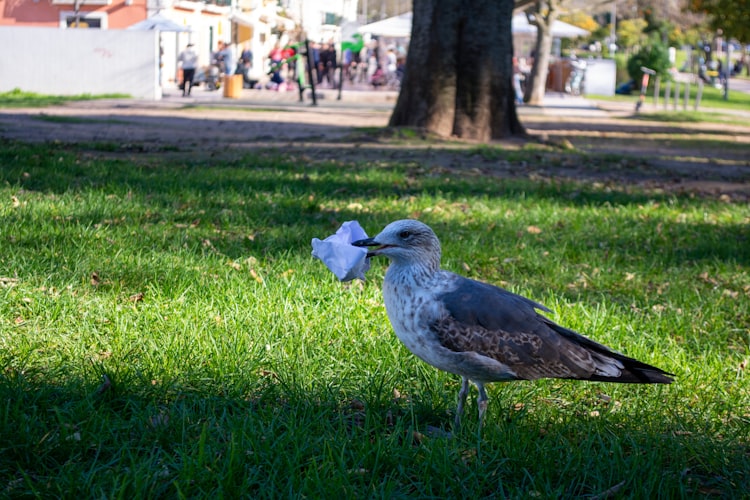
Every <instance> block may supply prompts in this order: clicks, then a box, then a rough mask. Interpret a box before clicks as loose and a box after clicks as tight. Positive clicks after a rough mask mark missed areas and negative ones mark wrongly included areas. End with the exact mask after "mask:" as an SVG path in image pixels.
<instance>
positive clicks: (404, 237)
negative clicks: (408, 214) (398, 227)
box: [398, 230, 411, 240]
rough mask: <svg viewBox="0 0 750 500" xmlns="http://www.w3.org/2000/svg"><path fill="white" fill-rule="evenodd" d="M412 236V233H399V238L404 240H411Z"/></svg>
mask: <svg viewBox="0 0 750 500" xmlns="http://www.w3.org/2000/svg"><path fill="white" fill-rule="evenodd" d="M410 236H411V231H407V230H404V231H401V232H400V233H398V237H399V238H401V239H402V240H405V239H407V238H409V237H410Z"/></svg>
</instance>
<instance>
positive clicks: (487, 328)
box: [432, 277, 623, 381]
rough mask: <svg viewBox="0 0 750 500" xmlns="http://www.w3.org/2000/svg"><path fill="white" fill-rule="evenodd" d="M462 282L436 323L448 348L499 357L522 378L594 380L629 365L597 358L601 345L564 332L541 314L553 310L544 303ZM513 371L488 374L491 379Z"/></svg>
mask: <svg viewBox="0 0 750 500" xmlns="http://www.w3.org/2000/svg"><path fill="white" fill-rule="evenodd" d="M456 283H457V286H456V287H455V288H454V289H453V290H451V291H449V292H447V293H444V294H442V295H440V296H439V297H438V299H439V300H440V301H441V302H442V305H443V307H444V309H445V311H446V312H447V314H446V315H444V316H443V317H441V318H440V319H438V320H437V321H436V322H435V323H434V324H433V325H432V328H433V330H434V332H435V333H436V334H437V335H438V338H439V339H440V342H441V343H442V344H443V345H444V346H445V347H447V348H448V349H451V350H453V351H456V352H474V353H477V354H479V355H481V356H484V357H488V358H491V359H494V360H496V361H498V362H500V363H501V364H502V365H504V366H507V367H508V368H509V369H510V370H512V372H513V374H514V376H515V377H516V378H519V379H529V380H533V379H538V378H575V379H590V378H592V376H594V375H596V374H597V373H598V372H602V374H603V375H604V376H606V377H614V378H616V377H619V376H620V374H621V369H622V368H623V366H622V364H621V363H620V362H619V361H617V360H616V359H613V358H610V357H609V356H605V357H602V359H601V360H599V359H596V360H595V359H594V356H592V351H591V347H592V346H593V345H596V346H599V344H596V343H595V342H593V341H591V340H588V339H585V337H582V336H580V335H578V334H577V333H575V332H573V331H570V330H565V329H562V327H560V328H561V329H562V330H564V331H563V332H561V331H558V330H557V329H556V328H555V327H557V326H558V325H556V324H554V323H553V322H551V321H550V320H548V319H547V318H545V317H544V316H541V315H540V314H538V313H537V311H536V309H543V310H546V311H549V309H547V308H546V307H544V306H542V305H541V304H538V303H537V302H534V301H532V300H529V299H527V298H525V297H522V296H520V295H516V294H514V293H512V292H509V291H507V290H504V289H502V288H499V287H496V286H493V285H488V284H486V283H481V282H479V281H475V280H470V279H467V278H463V277H458V279H457V282H456ZM568 332H569V333H570V334H572V337H571V335H568ZM577 337H580V338H581V339H585V341H586V342H584V343H581V342H579V339H578V338H577ZM601 348H602V349H603V350H604V352H607V353H609V352H610V351H609V350H608V349H607V348H606V347H604V346H601ZM596 357H597V358H598V357H600V356H596ZM507 376H508V374H507V373H504V374H492V373H488V374H487V377H488V378H487V379H486V380H485V381H490V380H491V378H492V377H497V379H504V378H507Z"/></svg>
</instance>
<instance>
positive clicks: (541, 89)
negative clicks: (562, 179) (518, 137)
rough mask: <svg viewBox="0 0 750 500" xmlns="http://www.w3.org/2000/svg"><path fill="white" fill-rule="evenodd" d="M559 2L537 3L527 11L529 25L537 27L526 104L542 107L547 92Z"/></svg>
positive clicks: (550, 0) (551, 0)
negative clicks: (553, 33)
mask: <svg viewBox="0 0 750 500" xmlns="http://www.w3.org/2000/svg"><path fill="white" fill-rule="evenodd" d="M560 3H561V2H559V1H558V0H549V1H546V2H545V1H536V2H534V4H533V5H532V6H531V7H530V8H529V9H528V10H526V17H527V18H528V20H529V24H533V25H534V26H536V46H535V48H534V62H533V63H532V65H531V72H530V73H529V76H528V79H527V80H526V92H525V94H524V96H523V100H524V102H526V103H528V104H532V105H541V104H542V102H543V101H544V94H545V92H546V91H547V71H548V70H549V58H550V53H551V51H552V23H554V22H555V21H556V20H557V16H558V14H559V12H560V9H559V7H560Z"/></svg>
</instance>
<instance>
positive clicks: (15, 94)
mask: <svg viewBox="0 0 750 500" xmlns="http://www.w3.org/2000/svg"><path fill="white" fill-rule="evenodd" d="M129 97H130V96H129V95H126V94H97V95H93V94H80V95H72V96H69V95H46V94H37V93H35V92H26V91H23V90H21V89H14V90H11V91H10V92H0V108H27V107H29V108H43V107H46V106H59V105H60V104H64V103H66V102H70V101H91V100H95V99H125V98H129Z"/></svg>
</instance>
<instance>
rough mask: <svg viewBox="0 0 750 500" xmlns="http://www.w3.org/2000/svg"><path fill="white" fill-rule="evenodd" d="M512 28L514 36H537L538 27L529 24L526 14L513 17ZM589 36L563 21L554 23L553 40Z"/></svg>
mask: <svg viewBox="0 0 750 500" xmlns="http://www.w3.org/2000/svg"><path fill="white" fill-rule="evenodd" d="M512 27H513V34H514V35H536V26H534V25H533V24H531V23H529V20H528V19H527V18H526V14H516V15H515V16H513V24H512ZM589 34H590V33H589V32H588V31H586V30H585V29H582V28H579V27H578V26H573V25H572V24H568V23H565V22H563V21H555V22H553V23H552V37H553V38H576V37H579V36H587V35H589Z"/></svg>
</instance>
